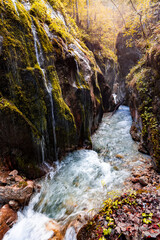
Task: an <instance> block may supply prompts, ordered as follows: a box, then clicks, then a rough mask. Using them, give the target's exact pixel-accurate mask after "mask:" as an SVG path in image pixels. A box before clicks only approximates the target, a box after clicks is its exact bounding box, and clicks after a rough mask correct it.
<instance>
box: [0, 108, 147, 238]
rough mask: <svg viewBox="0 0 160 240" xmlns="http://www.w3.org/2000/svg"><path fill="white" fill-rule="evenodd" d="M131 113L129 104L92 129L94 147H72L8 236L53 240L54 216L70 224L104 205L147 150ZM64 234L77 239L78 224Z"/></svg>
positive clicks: (63, 223) (42, 181) (45, 180)
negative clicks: (133, 130) (141, 149)
mask: <svg viewBox="0 0 160 240" xmlns="http://www.w3.org/2000/svg"><path fill="white" fill-rule="evenodd" d="M131 121H132V120H131V116H130V112H129V109H128V108H127V107H124V106H122V107H120V109H119V110H118V111H117V112H116V113H115V115H113V116H112V117H111V115H110V116H108V115H106V116H104V118H103V121H102V123H101V125H100V127H99V129H98V131H97V132H96V133H95V134H94V135H93V137H92V141H93V149H94V150H78V151H74V152H72V153H69V154H68V155H67V156H66V157H65V158H64V159H63V161H62V162H61V164H60V166H59V168H57V170H56V171H53V170H52V171H50V173H49V174H48V176H47V177H46V178H45V179H43V180H41V182H40V183H41V185H42V188H41V191H40V193H37V194H36V195H35V196H34V197H33V198H32V200H31V201H30V203H29V206H27V207H25V208H24V210H23V211H22V212H19V213H18V216H19V218H18V222H17V223H16V224H15V225H14V227H13V228H12V229H11V230H10V231H9V232H8V233H7V234H6V235H5V236H4V239H3V240H35V239H39V240H48V239H49V238H50V237H51V236H52V235H53V232H52V231H47V230H46V227H45V224H46V223H47V222H48V221H49V219H51V218H53V219H55V220H56V221H58V222H59V223H60V225H61V226H66V225H67V224H68V223H70V222H71V221H73V220H74V219H76V217H77V215H79V214H81V215H82V214H83V213H85V214H86V212H87V211H88V210H90V209H93V208H94V209H95V210H96V208H97V207H100V204H101V203H102V202H103V200H104V199H105V198H106V194H107V192H108V191H111V190H114V191H117V190H121V188H122V186H123V182H124V180H125V178H126V177H128V176H129V174H130V169H131V168H132V167H133V166H135V165H136V164H139V163H140V160H139V159H141V158H144V155H142V154H140V153H138V151H137V144H136V143H135V142H134V141H133V140H132V139H131V136H130V134H129V130H130V126H131ZM65 240H76V233H75V230H74V228H73V227H70V228H68V229H67V231H66V235H65Z"/></svg>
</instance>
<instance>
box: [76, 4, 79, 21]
mask: <svg viewBox="0 0 160 240" xmlns="http://www.w3.org/2000/svg"><path fill="white" fill-rule="evenodd" d="M76 22H77V25H79V11H78V0H76Z"/></svg>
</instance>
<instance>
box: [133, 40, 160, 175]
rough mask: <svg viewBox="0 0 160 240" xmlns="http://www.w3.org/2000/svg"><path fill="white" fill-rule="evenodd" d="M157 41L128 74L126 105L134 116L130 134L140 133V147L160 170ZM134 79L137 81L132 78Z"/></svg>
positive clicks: (159, 92)
mask: <svg viewBox="0 0 160 240" xmlns="http://www.w3.org/2000/svg"><path fill="white" fill-rule="evenodd" d="M159 56H160V51H159V45H158V44H157V45H156V46H155V47H154V48H153V49H152V50H151V51H150V54H149V55H148V57H146V58H145V61H143V64H139V65H137V67H136V71H135V72H133V73H132V74H131V75H130V80H131V82H130V84H129V93H130V98H129V99H130V100H129V105H130V109H131V114H132V118H133V124H132V128H131V134H132V137H133V139H134V138H135V137H136V136H137V133H138V135H139V139H136V140H140V145H139V150H140V151H142V152H144V153H149V154H150V155H151V156H152V159H153V163H154V166H155V168H156V170H157V171H158V172H159V171H160V128H159V124H160V117H159V116H160V77H159V76H160V72H159ZM135 79H136V81H135Z"/></svg>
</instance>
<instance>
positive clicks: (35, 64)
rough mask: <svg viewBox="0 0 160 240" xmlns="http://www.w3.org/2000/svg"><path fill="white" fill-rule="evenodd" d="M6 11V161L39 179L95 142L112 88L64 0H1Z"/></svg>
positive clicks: (1, 135)
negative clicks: (47, 165)
mask: <svg viewBox="0 0 160 240" xmlns="http://www.w3.org/2000/svg"><path fill="white" fill-rule="evenodd" d="M0 16H1V18H0V161H1V162H3V163H5V164H6V165H8V166H10V168H16V169H18V170H20V171H22V172H24V173H25V174H26V175H27V176H28V177H39V176H41V175H42V174H43V173H44V170H43V168H42V167H41V165H42V163H43V162H44V161H48V162H51V163H52V162H53V161H54V160H56V159H57V158H58V157H60V156H61V155H62V154H63V153H64V152H65V151H67V150H70V149H74V148H75V147H77V146H82V145H85V146H87V147H88V146H91V140H90V135H91V133H92V132H93V131H94V130H95V129H96V128H97V126H98V124H99V122H100V120H101V118H102V115H103V110H104V108H105V109H106V110H107V109H108V108H107V107H105V101H109V100H108V99H109V98H110V96H111V92H110V90H109V87H108V89H107V90H106V83H105V81H104V77H103V74H102V73H101V71H100V69H99V68H98V67H97V65H96V62H95V59H94V57H93V54H92V53H91V52H90V51H89V50H88V48H87V47H86V46H85V45H84V43H82V42H81V41H80V40H79V39H80V35H79V33H78V29H77V27H76V25H75V24H74V22H73V20H72V19H70V18H69V17H68V16H67V15H66V13H65V9H64V8H63V5H62V4H61V2H60V1H54V0H48V1H43V0H41V1H37V0H34V1H16V0H13V1H12V0H3V1H2V0H1V1H0ZM99 83H100V85H99ZM105 91H108V95H107V97H105V98H106V99H105V101H104V100H103V99H104V97H103V95H104V92H105ZM103 104H104V107H103Z"/></svg>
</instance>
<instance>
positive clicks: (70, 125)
mask: <svg viewBox="0 0 160 240" xmlns="http://www.w3.org/2000/svg"><path fill="white" fill-rule="evenodd" d="M47 75H48V79H49V82H50V83H51V84H52V88H53V90H52V95H53V100H54V110H55V118H56V136H57V138H58V145H59V146H61V147H64V146H65V145H66V144H68V142H69V143H70V144H74V141H75V138H76V124H75V120H74V116H73V114H72V113H71V111H70V109H69V107H68V106H67V104H66V103H65V102H64V100H63V97H62V92H61V88H60V85H59V79H58V75H57V72H56V69H55V67H54V66H49V67H48V68H47ZM66 140H67V141H68V142H67V141H66Z"/></svg>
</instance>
